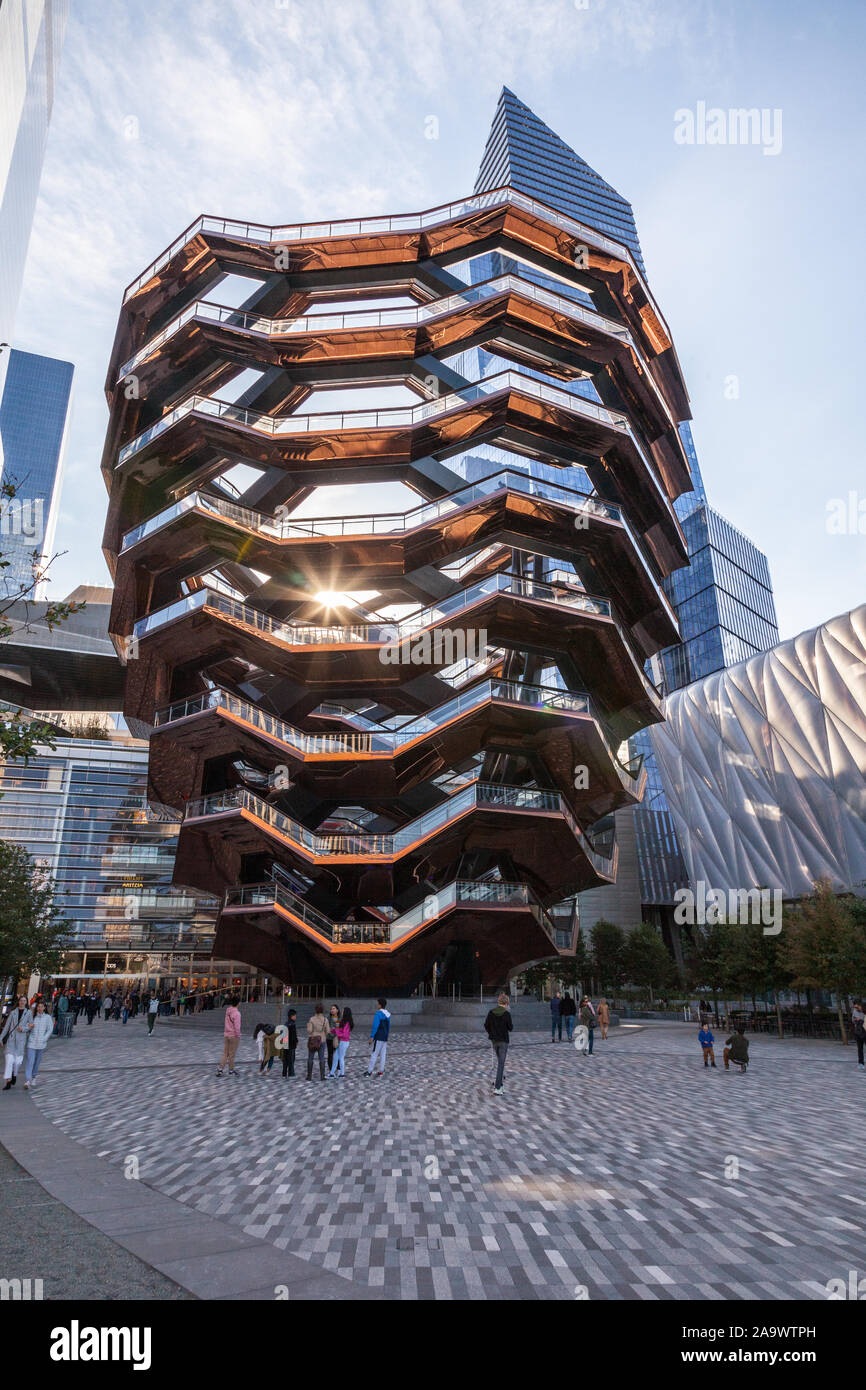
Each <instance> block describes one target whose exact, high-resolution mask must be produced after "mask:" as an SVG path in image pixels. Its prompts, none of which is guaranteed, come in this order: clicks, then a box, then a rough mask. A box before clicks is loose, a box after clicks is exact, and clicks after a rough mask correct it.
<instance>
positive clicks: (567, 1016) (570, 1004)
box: [559, 993, 577, 1042]
mask: <svg viewBox="0 0 866 1390" xmlns="http://www.w3.org/2000/svg"><path fill="white" fill-rule="evenodd" d="M576 1014H577V1005H576V1004H575V1002H574V1000H573V999H572V997H571V995H570V994H568V993H566V994H564V995H563V996H562V1001H561V1003H560V1005H559V1017H560V1028H561V1027H562V1023H563V1022H564V1023H565V1032H566V1036H567V1038H568V1041H569V1042H571V1037H572V1034H573V1032H574V1020H575V1016H576ZM559 1036H560V1037H562V1033H560V1035H559Z"/></svg>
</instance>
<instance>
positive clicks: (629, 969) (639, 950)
mask: <svg viewBox="0 0 866 1390" xmlns="http://www.w3.org/2000/svg"><path fill="white" fill-rule="evenodd" d="M622 966H623V970H624V972H625V977H626V979H627V980H629V981H630V982H631V983H632V984H634V985H638V986H639V987H641V988H643V989H647V990H649V997H650V1003H652V999H653V988H655V989H663V988H664V987H665V985H667V984H668V983H669V981H670V980H671V976H672V974H673V961H672V960H671V958H670V956H669V955H668V951H667V947H666V946H665V944H664V942H663V941H662V939H661V937H660V936H659V934H658V932H657V931H656V929H655V927H653V926H651V925H650V923H649V922H641V924H640V926H638V927H635V928H634V930H633V931H630V932H629V933H628V936H627V937H626V938H625V944H624V946H623V950H622Z"/></svg>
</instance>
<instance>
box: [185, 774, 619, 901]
mask: <svg viewBox="0 0 866 1390" xmlns="http://www.w3.org/2000/svg"><path fill="white" fill-rule="evenodd" d="M476 807H484V808H485V809H489V808H491V807H496V808H498V809H500V810H503V811H524V812H525V811H535V812H553V813H555V814H558V815H560V816H561V817H562V818H563V820H564V821H565V823H566V825H567V826H568V828H569V830H570V831H571V833H572V835H573V836H574V838H575V840H576V841H577V842H578V844H579V845H580V846H581V848H582V850H583V852H584V854H585V855H586V857H587V859H588V860H589V862H590V863H591V864H592V866H593V868H594V869H595V870H596V872H597V873H599V874H600V875H602V876H605V877H608V876H610V875H611V873H612V867H611V866H612V865H613V864H614V862H615V853H614V856H604V855H602V854H600V853H599V852H598V851H597V850H596V849H595V848H594V847H593V845H592V843H591V841H590V840H589V838H588V837H587V836H586V835H585V834H584V832H583V831H582V830H581V828H580V826H579V825H578V824H577V821H576V820H575V818H574V816H573V815H572V813H571V811H570V810H569V808H568V806H567V804H566V802H565V800H564V799H563V797H561V796H560V794H559V793H558V792H550V791H542V790H539V789H537V788H534V787H511V786H504V785H501V784H499V783H494V782H481V781H479V780H474V781H473V782H472V783H470V785H469V786H467V787H465V788H464V789H463V790H462V791H458V792H455V793H454V795H453V796H451V797H449V798H448V800H447V801H444V802H442V803H441V805H439V806H436V807H434V808H433V810H431V811H426V812H425V813H424V814H423V815H421V816H418V817H417V818H416V819H415V820H413V821H410V822H409V823H408V825H405V826H403V827H402V828H401V829H400V830H395V831H390V832H387V833H385V834H382V833H375V832H374V833H368V834H364V833H360V832H359V833H336V832H334V833H330V832H326V833H324V834H322V833H320V832H319V831H315V830H308V829H307V827H306V826H304V825H301V824H300V822H299V821H296V820H294V819H293V818H292V817H291V816H288V815H286V813H285V812H284V811H280V810H278V809H277V808H276V807H275V806H272V805H270V803H269V802H267V801H264V800H263V799H262V798H261V797H260V796H256V794H255V793H254V792H251V791H248V790H247V789H246V788H245V787H236V788H234V789H233V790H231V791H225V792H216V793H212V794H211V795H209V796H202V797H198V798H197V799H196V800H194V801H190V802H189V803H188V804H187V807H186V812H185V815H184V820H185V821H191V820H203V819H208V818H210V817H212V816H222V815H226V814H227V813H232V812H246V813H247V814H248V815H251V816H253V817H254V818H255V819H256V820H258V821H260V822H262V823H263V824H264V825H266V826H267V827H268V828H269V829H271V830H273V831H274V832H275V833H276V834H278V835H280V836H281V837H282V838H283V839H285V840H288V841H289V842H290V843H291V844H293V845H294V846H296V847H297V848H298V849H300V850H302V851H305V852H306V854H307V855H309V856H313V857H316V858H322V857H324V858H342V857H345V858H350V859H363V858H368V857H369V858H378V859H393V858H395V857H397V856H398V855H400V854H401V853H403V852H404V851H406V850H408V849H411V848H412V847H413V846H415V845H417V844H419V843H421V842H422V841H424V840H426V839H429V838H430V837H431V836H432V835H435V834H436V833H437V832H438V831H440V830H443V829H444V828H445V827H446V826H448V825H451V824H453V823H454V822H455V821H456V820H458V819H460V817H462V816H464V815H468V814H469V812H470V811H472V810H473V809H475V808H476Z"/></svg>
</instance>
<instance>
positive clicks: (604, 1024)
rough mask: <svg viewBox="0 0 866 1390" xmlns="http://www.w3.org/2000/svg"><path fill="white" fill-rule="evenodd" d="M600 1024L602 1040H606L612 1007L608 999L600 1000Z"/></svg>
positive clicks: (598, 1011)
mask: <svg viewBox="0 0 866 1390" xmlns="http://www.w3.org/2000/svg"><path fill="white" fill-rule="evenodd" d="M597 1013H598V1026H599V1028H600V1029H601V1040H602V1042H604V1040H605V1038H606V1037H607V1030H608V1028H609V1027H610V1007H609V1005H608V1002H607V1000H606V999H604V998H602V999H599V1001H598V1010H597Z"/></svg>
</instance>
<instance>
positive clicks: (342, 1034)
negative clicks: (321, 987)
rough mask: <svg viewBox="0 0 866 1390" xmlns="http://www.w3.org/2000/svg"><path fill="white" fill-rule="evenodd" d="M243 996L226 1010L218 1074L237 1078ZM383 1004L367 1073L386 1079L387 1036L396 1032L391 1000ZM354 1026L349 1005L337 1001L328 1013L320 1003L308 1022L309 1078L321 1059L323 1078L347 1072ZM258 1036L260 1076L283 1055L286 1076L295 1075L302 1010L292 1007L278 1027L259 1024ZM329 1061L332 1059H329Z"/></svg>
mask: <svg viewBox="0 0 866 1390" xmlns="http://www.w3.org/2000/svg"><path fill="white" fill-rule="evenodd" d="M239 1002H240V1001H239V1000H238V999H237V998H236V997H235V998H232V999H230V1000H229V1003H228V1006H227V1008H226V1013H225V1025H224V1029H223V1053H222V1057H221V1058H220V1062H219V1065H218V1067H217V1071H216V1074H217V1076H225V1075H227V1074H228V1075H229V1076H237V1075H238V1071H237V1068H236V1067H235V1059H236V1057H237V1051H238V1047H239V1046H240V1040H241V1022H242V1021H241V1012H240V1009H239V1007H238V1004H239ZM376 1002H377V1004H378V1008H377V1010H376V1013H375V1016H374V1018H373V1026H372V1029H371V1032H370V1044H371V1050H370V1060H369V1063H368V1066H367V1068H366V1071H365V1072H364V1075H365V1076H374V1075H375V1076H377V1077H382V1076H384V1074H385V1061H386V1058H387V1055H388V1038H389V1037H390V1033H391V1014H390V1012H389V1010H388V1001H387V999H378V1000H377V1001H376ZM354 1029H355V1020H354V1018H353V1016H352V1010H351V1009H350V1008H349V1007H348V1005H347V1006H346V1007H345V1008H343V1009H340V1008H339V1007H338V1006H337V1005H336V1004H332V1005H331V1007H330V1009H329V1010H328V1012H327V1014H326V1013H325V1006H324V1004H316V1006H315V1009H314V1010H313V1014H312V1017H311V1018H309V1019H308V1020H307V1080H308V1081H312V1079H313V1067H314V1065H315V1063H316V1061H317V1060H318V1064H319V1079H320V1080H321V1081H325V1080H329V1081H334V1080H337V1079H339V1078H341V1077H344V1076H345V1075H346V1054H347V1053H348V1051H349V1044H350V1042H351V1040H352V1033H353V1032H354ZM253 1040H254V1042H255V1044H256V1050H257V1053H258V1059H259V1070H258V1075H259V1076H264V1075H266V1074H267V1073H268V1072H270V1071H271V1069H272V1067H273V1065H274V1062H275V1061H276V1060H277V1059H278V1057H280V1056H282V1065H283V1076H284V1077H289V1076H294V1075H295V1057H296V1055H297V1051H298V1011H297V1009H289V1011H288V1014H287V1016H286V1022H285V1023H284V1024H281V1025H278V1026H276V1027H274V1025H273V1024H269V1023H257V1024H256V1027H255V1030H254V1031H253ZM326 1059H327V1061H326Z"/></svg>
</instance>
